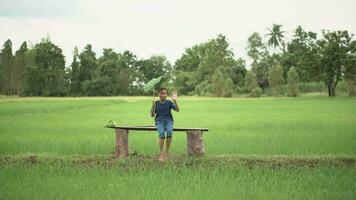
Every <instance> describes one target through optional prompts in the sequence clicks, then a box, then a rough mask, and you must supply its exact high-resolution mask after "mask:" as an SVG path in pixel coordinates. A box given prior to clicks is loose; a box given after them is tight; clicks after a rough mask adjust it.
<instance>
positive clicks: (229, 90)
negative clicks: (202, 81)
mask: <svg viewBox="0 0 356 200" xmlns="http://www.w3.org/2000/svg"><path fill="white" fill-rule="evenodd" d="M226 76H227V75H226V74H225V75H224V72H223V69H222V67H219V68H218V69H216V70H215V72H214V74H213V75H212V78H211V88H212V91H213V94H214V95H216V96H217V97H223V96H224V97H230V96H232V94H233V91H234V84H233V81H232V80H231V79H230V78H226Z"/></svg>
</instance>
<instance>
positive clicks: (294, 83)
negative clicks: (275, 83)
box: [287, 67, 299, 97]
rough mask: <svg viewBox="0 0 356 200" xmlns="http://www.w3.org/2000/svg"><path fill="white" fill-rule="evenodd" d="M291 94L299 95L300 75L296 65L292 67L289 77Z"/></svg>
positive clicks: (293, 95)
mask: <svg viewBox="0 0 356 200" xmlns="http://www.w3.org/2000/svg"><path fill="white" fill-rule="evenodd" d="M287 83H288V89H289V95H290V96H292V97H296V96H298V95H299V76H298V73H297V70H296V69H295V67H291V68H290V69H289V71H288V77H287Z"/></svg>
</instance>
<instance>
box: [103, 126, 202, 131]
mask: <svg viewBox="0 0 356 200" xmlns="http://www.w3.org/2000/svg"><path fill="white" fill-rule="evenodd" d="M108 128H114V129H125V130H136V131H157V128H156V127H155V126H112V127H108ZM173 131H209V129H208V128H181V127H176V128H173Z"/></svg>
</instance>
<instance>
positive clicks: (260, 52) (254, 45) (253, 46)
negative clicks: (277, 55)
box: [246, 32, 267, 63]
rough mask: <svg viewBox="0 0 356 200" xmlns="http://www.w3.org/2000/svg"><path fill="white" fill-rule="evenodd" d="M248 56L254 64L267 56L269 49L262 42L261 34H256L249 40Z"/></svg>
mask: <svg viewBox="0 0 356 200" xmlns="http://www.w3.org/2000/svg"><path fill="white" fill-rule="evenodd" d="M246 50H247V55H248V56H249V57H250V58H251V59H252V62H253V63H258V62H259V61H260V60H261V59H262V58H263V57H265V56H266V54H267V49H266V46H265V44H264V43H263V41H262V37H261V35H260V34H259V33H257V32H254V33H252V34H251V36H250V37H249V38H248V42H247V47H246Z"/></svg>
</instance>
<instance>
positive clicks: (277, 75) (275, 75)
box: [268, 64, 284, 96]
mask: <svg viewBox="0 0 356 200" xmlns="http://www.w3.org/2000/svg"><path fill="white" fill-rule="evenodd" d="M268 82H269V85H270V86H271V88H272V90H273V94H274V95H276V96H278V95H280V93H281V91H280V88H281V86H282V85H283V84H284V78H283V68H282V66H281V65H279V64H277V65H275V66H273V67H271V69H270V70H269V72H268Z"/></svg>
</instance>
